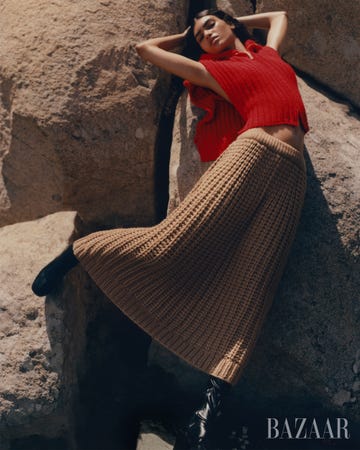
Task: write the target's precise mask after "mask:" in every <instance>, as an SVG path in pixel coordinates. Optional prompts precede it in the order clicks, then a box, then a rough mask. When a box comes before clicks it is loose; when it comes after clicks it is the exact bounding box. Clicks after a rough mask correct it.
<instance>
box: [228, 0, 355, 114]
mask: <svg viewBox="0 0 360 450" xmlns="http://www.w3.org/2000/svg"><path fill="white" fill-rule="evenodd" d="M234 3H235V2H234ZM277 10H285V11H287V12H288V14H289V30H288V34H287V39H286V42H285V45H284V48H283V56H284V58H285V59H286V61H288V62H289V63H290V64H292V65H294V66H295V67H296V68H298V69H300V70H301V71H303V72H305V73H306V74H308V75H311V77H313V78H314V79H315V80H317V81H319V82H320V83H322V84H323V85H325V86H327V87H329V88H331V89H332V90H334V91H335V92H337V93H338V94H341V95H342V96H343V97H345V98H347V99H348V100H349V101H351V102H352V103H353V104H354V105H356V106H357V107H359V106H360V91H359V89H358V86H359V83H360V75H359V73H360V71H359V54H360V27H359V23H358V22H359V21H358V18H359V15H360V3H359V2H338V1H336V0H330V1H329V0H318V1H316V2H313V1H311V0H304V1H302V2H298V1H296V0H258V1H257V2H256V12H258V13H260V12H265V11H277ZM356 65H357V70H356Z"/></svg>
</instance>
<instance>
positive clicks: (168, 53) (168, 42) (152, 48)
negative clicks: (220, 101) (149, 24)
mask: <svg viewBox="0 0 360 450" xmlns="http://www.w3.org/2000/svg"><path fill="white" fill-rule="evenodd" d="M187 31H188V30H185V31H184V32H183V33H180V34H174V35H171V36H164V37H159V38H154V39H148V40H147V41H144V42H141V43H140V44H137V45H136V47H135V48H136V51H137V52H138V54H139V55H140V56H141V57H142V58H143V59H145V60H146V61H149V62H151V63H152V64H154V65H155V66H158V67H160V68H161V69H164V70H166V71H167V72H169V73H172V74H174V75H177V76H178V77H180V78H183V79H187V80H189V81H191V82H192V83H194V84H196V85H197V86H202V87H207V88H209V89H212V90H213V91H215V92H217V93H218V94H219V95H222V96H226V94H225V92H224V91H223V90H222V88H221V87H220V85H219V84H218V83H217V82H216V80H215V79H214V78H213V77H212V76H211V75H210V74H209V72H208V71H207V70H206V69H205V67H204V66H203V64H201V63H199V62H198V61H193V60H192V59H190V58H187V57H185V56H182V55H179V54H177V53H173V52H172V50H174V49H176V48H177V47H179V46H180V45H181V44H182V43H183V42H184V40H185V38H186V33H187Z"/></svg>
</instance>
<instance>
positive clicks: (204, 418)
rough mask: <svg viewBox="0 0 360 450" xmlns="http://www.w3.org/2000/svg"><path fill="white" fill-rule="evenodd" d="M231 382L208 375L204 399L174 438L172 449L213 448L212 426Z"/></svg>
mask: <svg viewBox="0 0 360 450" xmlns="http://www.w3.org/2000/svg"><path fill="white" fill-rule="evenodd" d="M230 388H231V384H229V383H227V382H226V381H223V380H220V379H219V378H215V377H212V376H211V377H210V378H209V381H208V386H207V389H206V391H205V398H204V401H203V403H202V405H201V407H200V408H199V409H197V410H196V411H195V412H194V414H193V415H192V417H191V419H190V422H189V423H188V425H187V426H186V428H185V430H184V431H182V432H180V434H179V436H178V437H177V439H176V442H175V446H174V450H193V449H194V450H195V449H196V450H214V448H215V447H214V444H213V443H212V442H213V438H214V431H215V430H214V426H215V424H216V422H217V421H218V419H219V418H220V416H221V415H222V405H223V400H224V397H225V396H226V394H227V393H228V392H229V390H230Z"/></svg>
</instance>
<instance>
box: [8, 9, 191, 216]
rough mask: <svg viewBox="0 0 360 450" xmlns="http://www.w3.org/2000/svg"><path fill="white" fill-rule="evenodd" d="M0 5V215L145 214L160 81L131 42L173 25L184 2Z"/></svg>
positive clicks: (177, 25)
mask: <svg viewBox="0 0 360 450" xmlns="http://www.w3.org/2000/svg"><path fill="white" fill-rule="evenodd" d="M149 10H151V14H150V13H149ZM0 12H1V13H0V42H1V45H0V130H1V132H0V143H1V147H0V148H1V150H0V158H1V160H2V166H1V167H2V169H1V173H2V177H1V178H0V224H10V223H14V222H17V221H22V220H30V219H34V218H38V217H40V216H44V215H46V214H49V213H52V212H55V211H60V210H78V211H79V213H80V215H81V216H82V217H83V219H84V220H85V221H97V222H100V221H101V222H103V223H106V222H108V223H116V222H117V221H118V220H120V221H121V220H122V221H126V220H134V218H135V217H136V220H137V221H138V222H139V223H149V222H151V221H152V220H153V219H154V205H153V203H154V192H153V171H154V167H153V166H154V143H155V138H156V131H157V124H158V118H159V112H160V108H161V105H162V104H163V101H164V98H165V97H164V94H165V92H166V82H164V79H162V83H160V84H157V83H156V81H157V79H158V76H159V71H158V70H157V69H155V68H153V67H151V65H150V64H146V63H144V62H143V61H142V60H141V59H140V58H139V57H138V55H137V54H136V51H135V48H134V45H135V44H136V43H137V42H139V41H140V40H143V39H145V38H146V37H149V36H154V35H158V34H160V33H164V34H166V33H171V32H176V31H177V30H180V29H181V30H182V29H183V28H184V26H185V16H186V14H185V2H180V3H179V4H178V5H177V7H176V8H175V9H174V5H173V2H171V1H170V0H164V1H161V2H158V3H157V4H156V7H155V6H154V5H153V7H151V8H150V4H147V3H144V2H134V1H126V0H123V1H119V2H115V1H98V0H79V1H76V2H74V1H72V0H63V1H57V0H53V1H50V2H49V1H45V0H41V1H38V0H36V1H35V0H19V1H16V2H15V1H13V0H4V1H2V3H1V6H0Z"/></svg>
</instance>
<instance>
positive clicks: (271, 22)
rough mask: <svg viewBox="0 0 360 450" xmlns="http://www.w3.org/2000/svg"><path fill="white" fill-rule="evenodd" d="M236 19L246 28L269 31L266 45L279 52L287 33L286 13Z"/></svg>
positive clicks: (254, 15) (268, 13) (253, 15)
mask: <svg viewBox="0 0 360 450" xmlns="http://www.w3.org/2000/svg"><path fill="white" fill-rule="evenodd" d="M236 19H237V20H238V21H239V22H241V23H243V24H244V25H245V26H246V27H248V28H264V29H267V30H269V32H268V35H267V39H266V45H267V46H268V47H272V48H273V49H275V50H279V48H280V46H281V44H282V42H283V41H284V38H285V35H286V31H287V24H288V15H287V12H286V11H275V12H267V13H260V14H252V15H251V16H243V17H237V18H236Z"/></svg>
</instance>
